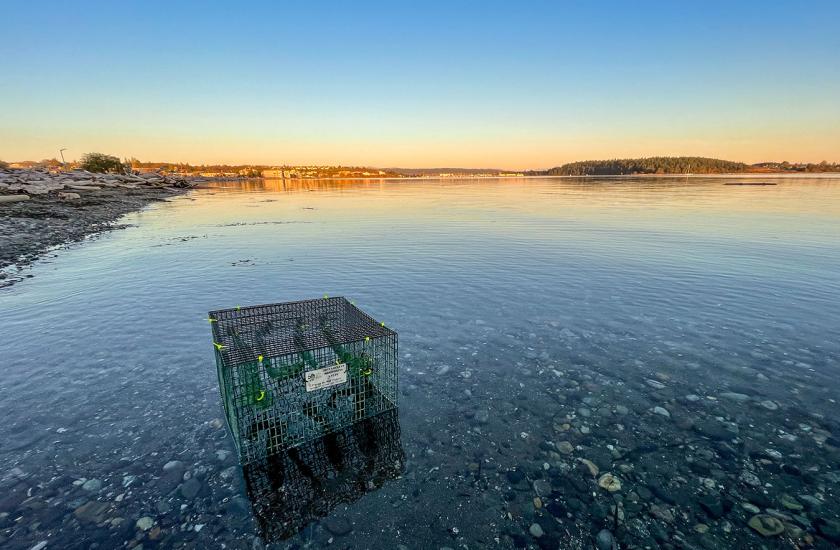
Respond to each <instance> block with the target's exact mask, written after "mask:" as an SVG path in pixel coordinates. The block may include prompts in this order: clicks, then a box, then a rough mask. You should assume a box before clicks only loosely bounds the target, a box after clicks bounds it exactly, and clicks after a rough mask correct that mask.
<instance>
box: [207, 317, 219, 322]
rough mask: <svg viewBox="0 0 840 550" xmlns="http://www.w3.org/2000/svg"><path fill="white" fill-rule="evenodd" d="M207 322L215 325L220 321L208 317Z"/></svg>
mask: <svg viewBox="0 0 840 550" xmlns="http://www.w3.org/2000/svg"><path fill="white" fill-rule="evenodd" d="M205 321H207V322H208V323H215V322H216V321H218V319H213V318H212V317H208V318H207V319H205Z"/></svg>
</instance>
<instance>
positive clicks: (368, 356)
mask: <svg viewBox="0 0 840 550" xmlns="http://www.w3.org/2000/svg"><path fill="white" fill-rule="evenodd" d="M209 320H210V322H211V326H212V331H213V345H214V348H215V355H216V367H217V371H218V376H219V388H220V391H221V394H222V401H223V404H224V409H225V417H226V419H227V424H228V427H229V428H230V432H231V434H232V436H233V439H234V442H235V444H236V449H237V452H238V454H239V461H240V463H241V464H242V465H243V466H245V465H247V464H249V463H251V462H253V461H263V460H264V459H266V458H267V457H269V456H271V455H273V454H277V453H281V452H284V451H286V450H287V449H289V448H292V447H296V446H298V445H302V444H304V443H306V442H309V441H313V440H316V439H319V438H321V437H323V436H325V435H327V434H330V433H335V432H337V431H340V430H343V429H344V428H347V427H349V426H351V425H353V424H354V423H356V422H359V421H361V420H364V419H366V418H371V417H373V416H376V415H378V414H380V413H382V412H384V411H388V410H393V409H395V408H396V407H397V334H396V332H394V331H392V330H391V329H389V328H388V327H386V326H385V324H384V323H379V322H377V321H375V320H374V319H373V318H371V317H370V316H369V315H367V314H366V313H364V312H363V311H361V310H360V309H359V308H357V307H356V306H355V305H354V304H353V303H351V302H349V301H348V300H347V299H345V298H341V297H336V298H323V299H317V300H306V301H300V302H288V303H282V304H271V305H262V306H250V307H243V308H239V307H237V308H233V309H226V310H219V311H212V312H210V314H209Z"/></svg>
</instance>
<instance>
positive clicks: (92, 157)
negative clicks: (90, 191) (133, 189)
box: [79, 153, 124, 173]
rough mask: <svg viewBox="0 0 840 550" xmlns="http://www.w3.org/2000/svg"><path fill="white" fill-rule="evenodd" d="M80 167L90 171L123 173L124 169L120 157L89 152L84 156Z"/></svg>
mask: <svg viewBox="0 0 840 550" xmlns="http://www.w3.org/2000/svg"><path fill="white" fill-rule="evenodd" d="M79 167H80V168H81V169H82V170H87V171H88V172H101V173H105V172H115V173H121V172H123V171H124V167H123V163H122V162H120V159H118V158H117V157H113V156H111V155H104V154H102V153H87V154H86V155H85V156H83V157H82V161H81V163H80V164H79Z"/></svg>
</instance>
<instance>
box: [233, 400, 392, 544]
mask: <svg viewBox="0 0 840 550" xmlns="http://www.w3.org/2000/svg"><path fill="white" fill-rule="evenodd" d="M404 463H405V452H404V451H403V448H402V444H401V442H400V425H399V415H398V411H397V409H391V410H388V411H385V412H383V413H380V414H378V415H376V416H372V417H368V418H366V419H364V420H362V421H360V422H357V423H356V424H353V425H352V426H349V427H347V428H345V429H343V430H340V431H338V432H334V433H330V434H327V435H324V436H322V437H320V438H318V439H315V440H312V441H309V442H307V443H304V444H302V445H298V446H297V447H292V448H289V449H287V450H285V451H283V452H281V453H275V454H272V455H269V456H267V457H266V458H265V459H264V460H260V461H254V462H251V463H249V464H246V465H244V466H243V474H244V477H245V484H246V488H247V491H248V496H249V497H250V499H251V507H252V509H253V512H254V517H255V519H256V521H257V525H258V527H259V530H260V534H261V536H262V538H263V539H264V540H265V541H266V542H272V541H279V540H283V539H286V538H288V537H290V536H292V535H294V534H296V533H297V532H299V531H300V530H301V529H303V528H304V527H306V526H307V525H308V524H309V523H310V522H312V521H313V520H317V519H319V518H322V517H325V516H327V515H328V514H329V513H330V511H331V510H332V509H333V508H335V507H336V506H337V505H338V504H341V503H350V502H353V501H355V500H357V499H358V498H360V497H361V496H363V495H364V494H366V493H369V492H372V491H375V490H378V489H379V488H380V487H382V485H383V484H385V483H386V482H387V481H389V480H393V479H396V478H397V477H399V476H400V474H401V473H402V471H403V467H404Z"/></svg>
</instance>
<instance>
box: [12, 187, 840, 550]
mask: <svg viewBox="0 0 840 550" xmlns="http://www.w3.org/2000/svg"><path fill="white" fill-rule="evenodd" d="M732 181H741V180H738V178H691V179H686V178H651V179H628V178H615V179H608V178H605V179H586V180H581V179H528V180H524V181H523V180H463V181H442V182H440V181H394V182H388V181H366V182H336V181H322V182H315V181H311V182H302V183H300V184H297V185H292V184H287V185H286V186H284V185H283V184H282V183H281V182H279V181H266V182H250V183H247V184H242V185H239V184H230V183H228V184H218V185H215V186H214V187H213V188H210V189H201V190H196V191H194V192H192V193H191V194H190V195H188V196H183V197H177V198H174V199H173V200H171V201H169V202H166V203H159V204H155V205H153V206H151V207H149V208H147V209H146V210H144V211H142V212H140V213H136V214H132V215H129V216H127V217H126V218H124V220H123V221H124V222H125V223H129V224H132V227H130V228H128V229H126V230H123V231H116V232H111V233H108V234H105V235H102V236H101V237H99V238H97V239H93V240H90V241H88V242H85V243H83V244H82V245H76V246H72V247H71V248H70V249H69V250H62V251H59V252H57V253H56V254H55V255H54V256H52V257H50V258H48V259H46V260H44V261H41V262H39V263H37V264H36V265H35V266H34V267H33V268H32V274H33V275H34V277H33V278H31V279H27V280H25V281H24V282H21V283H18V284H16V285H14V286H12V287H10V288H6V289H2V290H0V326H2V327H3V332H2V334H3V337H2V339H0V357H2V358H3V362H4V376H3V377H2V378H0V412H2V417H3V419H4V422H3V423H2V424H0V479H1V480H2V481H0V489H2V491H0V545H5V546H7V547H9V548H30V547H32V546H34V545H35V544H37V543H39V542H41V541H47V542H48V543H49V547H79V548H89V547H91V545H92V544H93V543H98V544H99V545H100V547H105V548H108V547H123V546H124V545H125V546H126V547H133V546H134V545H136V544H138V543H142V544H143V545H144V547H149V546H155V545H158V544H159V545H162V546H166V547H169V546H174V547H209V546H218V545H219V544H222V543H223V544H225V545H226V546H227V547H229V548H230V547H233V548H239V547H243V548H245V547H247V548H251V547H252V546H254V547H256V546H259V545H260V544H262V542H261V539H260V535H264V533H263V532H262V531H261V530H260V526H259V525H258V524H257V522H255V521H254V519H253V517H252V511H251V508H250V504H249V500H248V492H247V491H246V488H245V483H244V481H243V479H242V476H241V472H240V470H239V469H238V468H237V467H236V459H235V455H234V454H233V451H234V447H233V444H232V442H231V440H230V438H229V436H228V435H227V433H226V431H225V429H224V428H223V427H221V424H222V423H221V422H220V421H219V419H220V418H221V417H222V412H221V403H220V398H219V389H218V382H217V378H216V372H215V365H214V360H213V352H212V347H211V346H210V328H209V325H208V323H207V321H206V320H205V319H206V317H207V312H208V311H210V310H215V309H219V308H226V307H233V306H236V305H240V304H241V305H246V304H261V303H271V302H279V301H287V300H297V299H302V298H310V297H319V296H322V295H324V294H328V295H330V296H338V295H343V296H347V297H349V298H351V299H353V300H354V301H355V302H356V304H358V305H359V306H360V307H362V308H363V309H364V310H366V311H368V312H369V313H371V314H372V315H373V316H375V317H376V318H377V319H381V320H383V321H385V322H387V323H388V325H389V326H391V327H393V328H394V329H395V330H397V331H398V332H399V334H400V416H399V421H400V426H401V442H402V448H403V449H404V451H405V455H406V460H405V465H404V471H402V474H401V476H400V477H398V478H397V479H394V480H389V481H387V482H385V483H384V484H382V486H381V488H378V489H377V490H373V491H370V492H368V493H367V494H366V495H364V496H361V498H358V500H355V501H354V502H350V503H344V504H340V505H339V506H337V507H336V508H335V509H334V510H333V511H332V512H331V514H330V516H329V517H328V518H327V519H326V520H322V521H318V520H315V521H312V522H311V523H310V524H309V526H308V527H307V528H306V529H304V530H303V531H302V532H301V533H300V534H298V535H296V536H294V537H293V538H291V539H288V540H286V541H284V542H278V543H277V545H278V547H286V546H291V547H294V546H296V545H297V546H306V545H311V546H313V547H320V546H323V545H327V544H328V543H329V544H336V545H338V546H339V547H354V548H395V547H398V545H400V544H402V545H405V546H406V547H408V548H412V549H414V548H440V547H451V548H458V547H469V548H476V547H483V546H493V547H500V548H507V547H512V546H522V545H530V546H533V547H541V548H557V547H558V546H560V547H564V548H567V547H570V548H575V547H581V548H591V547H592V544H593V541H594V540H595V538H594V537H595V535H596V533H598V532H599V531H601V530H602V529H608V530H609V531H610V532H611V535H612V536H613V537H614V539H615V540H616V541H617V543H618V544H620V545H621V547H622V548H624V547H634V546H635V547H644V546H648V547H656V546H664V547H668V546H669V545H671V546H674V547H695V548H703V547H709V548H712V547H717V548H721V547H736V546H738V547H747V548H749V547H760V545H762V544H763V545H765V546H766V547H776V546H778V547H790V545H791V544H792V541H797V543H798V544H800V545H801V546H808V545H809V544H813V545H815V546H816V547H825V548H828V547H832V546H833V545H834V544H836V542H835V543H832V542H831V541H830V539H831V537H832V536H833V535H832V533H833V531H832V529H833V528H834V527H838V528H840V524H837V525H835V524H833V523H831V522H832V521H837V520H838V515H839V514H840V504H838V496H840V495H838V483H840V450H838V447H840V441H838V440H840V421H838V419H837V410H838V408H837V400H838V398H840V382H838V375H840V338H838V328H840V309H838V307H837V304H838V303H840V179H837V178H814V179H810V178H788V177H786V178H777V179H773V180H772V181H774V182H777V183H778V185H776V186H760V187H759V186H727V185H724V183H726V182H732ZM743 181H750V180H743ZM657 407H658V408H657ZM666 415H667V416H666ZM580 459H586V460H587V461H589V462H590V463H591V466H590V465H588V464H587V463H584V462H581V461H580ZM170 461H179V462H180V464H176V465H174V466H172V465H170V468H169V469H168V470H167V471H164V469H163V466H164V464H166V463H168V462H170ZM595 468H596V469H597V470H598V475H597V476H596V477H593V475H592V471H591V469H595ZM173 472H174V473H173ZM604 473H611V474H614V476H616V477H617V478H618V479H619V480H620V483H621V489H620V490H618V491H615V492H609V491H606V490H605V489H602V488H600V487H599V486H598V484H597V480H598V479H599V478H600V477H601V476H602V475H603V474H604ZM82 480H84V481H82ZM89 480H94V481H92V482H88V483H87V484H85V481H89ZM535 498H539V501H537V502H535V500H534V499H535ZM755 508H758V509H759V511H760V512H761V513H765V514H768V515H770V516H771V517H774V518H775V519H776V521H777V522H778V525H781V526H782V527H784V529H785V530H784V532H783V533H781V534H778V535H769V536H762V535H760V534H759V533H758V532H757V531H756V530H754V529H753V528H751V527H749V526H748V521H749V520H750V518H751V517H752V516H753V515H754V514H756V510H755ZM767 510H770V512H769V513H768V512H767ZM145 517H148V518H149V519H150V520H151V522H152V523H151V525H150V524H149V523H148V521H144V522H141V526H140V527H138V526H137V525H136V522H137V520H138V519H140V518H145ZM771 523H772V522H771ZM534 524H537V525H538V526H539V527H538V529H535V528H534ZM774 525H775V524H774ZM348 531H349V532H348ZM535 532H536V533H537V534H539V533H540V532H542V535H541V536H539V537H536V536H534V533H535ZM608 536H609V535H605V534H602V538H605V537H608ZM837 536H840V534H837ZM602 542H603V541H602ZM607 542H609V541H607ZM605 544H606V543H605Z"/></svg>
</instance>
